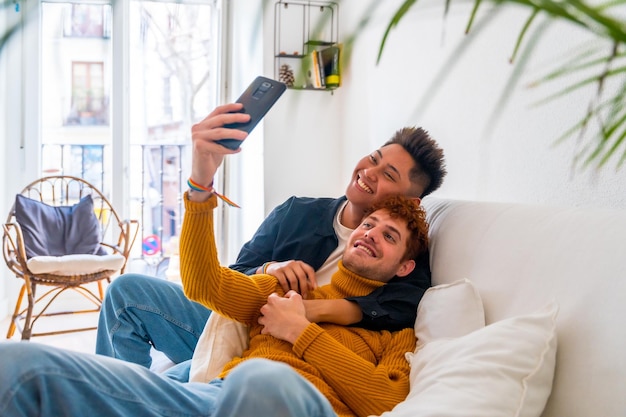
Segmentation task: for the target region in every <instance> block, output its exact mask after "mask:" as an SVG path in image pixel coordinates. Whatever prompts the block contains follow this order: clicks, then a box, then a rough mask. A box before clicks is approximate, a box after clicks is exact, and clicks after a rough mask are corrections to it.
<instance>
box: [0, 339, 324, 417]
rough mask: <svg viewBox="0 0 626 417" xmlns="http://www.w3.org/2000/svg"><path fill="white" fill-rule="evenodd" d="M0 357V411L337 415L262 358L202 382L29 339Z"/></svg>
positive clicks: (2, 347) (114, 416) (117, 416)
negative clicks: (182, 380)
mask: <svg viewBox="0 0 626 417" xmlns="http://www.w3.org/2000/svg"><path fill="white" fill-rule="evenodd" d="M0 358H1V359H0V415H1V416H2V417H27V416H32V417H35V416H38V417H60V416H63V417H73V416H74V417H85V416H90V417H98V416H106V417H129V416H187V417H192V416H204V417H210V416H216V417H217V416H219V417H230V416H233V417H235V416H237V417H243V416H254V417H265V416H267V417H282V416H285V417H286V416H298V417H306V416H312V417H326V416H328V417H330V416H336V414H335V412H334V411H333V409H332V407H331V405H330V403H329V402H328V400H327V399H326V398H325V397H324V396H323V395H322V394H321V393H320V391H319V390H317V389H316V388H315V387H314V386H313V384H311V383H310V382H309V381H307V380H306V379H304V378H303V377H302V376H300V375H299V374H298V373H297V372H296V371H294V370H293V369H292V368H291V367H290V366H288V365H286V364H283V363H280V362H274V361H270V360H267V359H250V360H248V361H245V362H243V363H242V364H240V365H238V366H237V367H236V368H234V369H233V371H232V372H231V373H230V374H229V376H228V377H227V378H226V379H224V380H219V379H218V380H214V381H212V382H211V383H209V384H205V383H199V382H187V383H181V382H178V381H174V380H172V379H170V378H167V377H165V376H163V375H159V374H156V373H154V372H151V371H150V370H148V369H146V368H144V367H142V366H138V365H136V364H131V363H127V362H123V361H120V360H117V359H113V358H108V357H105V356H101V355H93V354H85V353H79V352H70V351H66V350H62V349H58V348H54V347H50V346H45V345H41V344H38V343H35V342H13V341H8V342H0Z"/></svg>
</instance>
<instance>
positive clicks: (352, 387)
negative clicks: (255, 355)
mask: <svg viewBox="0 0 626 417" xmlns="http://www.w3.org/2000/svg"><path fill="white" fill-rule="evenodd" d="M378 343H379V346H382V355H381V357H380V358H379V360H378V362H377V364H373V363H371V362H369V361H367V360H365V359H363V358H361V357H360V356H359V355H357V354H356V353H354V352H353V351H352V350H350V349H349V348H347V347H346V346H344V345H342V344H341V343H339V342H338V341H337V340H336V339H335V338H333V337H332V336H331V335H329V334H328V333H327V332H326V331H324V329H322V328H321V327H320V326H318V325H317V324H315V323H312V324H310V325H309V326H308V327H307V328H306V330H305V331H304V333H303V334H302V335H300V337H299V338H298V339H297V340H296V343H295V344H294V346H293V350H294V352H295V353H296V354H297V355H299V356H301V357H302V358H303V359H304V360H305V361H306V362H307V363H308V364H310V365H312V366H314V367H315V368H316V369H317V370H318V371H319V372H320V373H321V377H322V379H324V381H326V382H327V383H328V384H329V385H330V386H331V387H332V388H333V390H335V391H336V392H337V393H338V394H339V396H340V397H341V399H342V400H343V401H344V402H345V404H346V405H347V406H348V407H350V409H352V410H353V411H354V412H355V413H356V414H357V415H358V416H369V415H379V414H382V413H383V412H385V411H389V410H391V409H392V408H393V407H395V406H396V405H397V404H398V403H400V402H401V401H404V399H405V398H406V396H407V395H408V394H409V388H410V385H409V375H410V367H409V363H408V361H407V359H406V352H412V351H413V350H414V349H415V334H414V330H413V329H412V328H410V329H404V330H401V331H398V332H381V333H380V335H379V339H378ZM346 375H350V377H349V378H346Z"/></svg>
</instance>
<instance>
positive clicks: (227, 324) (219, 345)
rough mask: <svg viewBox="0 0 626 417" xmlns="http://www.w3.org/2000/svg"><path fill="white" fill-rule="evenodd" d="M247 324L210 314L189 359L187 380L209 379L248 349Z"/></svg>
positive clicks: (205, 380) (207, 380)
mask: <svg viewBox="0 0 626 417" xmlns="http://www.w3.org/2000/svg"><path fill="white" fill-rule="evenodd" d="M248 344H249V340H248V326H246V325H243V324H241V323H239V322H236V321H235V320H231V319H229V318H226V317H224V316H221V315H219V314H217V313H215V312H213V313H211V315H210V316H209V320H208V321H207V323H206V325H205V326H204V330H203V331H202V334H201V335H200V340H198V344H197V345H196V349H195V350H194V352H193V357H192V359H191V370H190V371H189V381H190V382H209V381H210V380H212V379H213V378H215V377H216V376H217V375H218V374H219V373H220V372H221V371H222V368H224V365H226V363H228V362H229V361H230V360H231V359H232V358H234V357H236V356H241V354H242V353H243V351H244V350H245V349H247V348H248Z"/></svg>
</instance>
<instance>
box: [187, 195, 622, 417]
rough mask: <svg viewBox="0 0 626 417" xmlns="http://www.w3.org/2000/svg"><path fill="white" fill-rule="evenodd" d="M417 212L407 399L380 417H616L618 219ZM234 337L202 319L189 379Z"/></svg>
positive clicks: (469, 206)
mask: <svg viewBox="0 0 626 417" xmlns="http://www.w3.org/2000/svg"><path fill="white" fill-rule="evenodd" d="M423 205H424V207H425V208H426V211H427V214H428V221H429V224H430V256H431V269H432V274H433V288H431V289H429V290H428V291H427V293H426V295H425V296H424V299H422V302H421V303H420V306H419V307H418V319H417V322H416V333H417V336H418V343H417V347H416V350H415V352H408V353H407V359H408V360H410V361H411V367H412V369H411V392H410V394H409V396H408V397H407V400H406V401H404V402H403V403H401V404H399V405H398V406H397V407H396V408H394V409H393V410H392V411H390V412H385V413H383V414H382V417H478V416H480V417H491V416H494V417H495V416H498V417H512V416H516V417H539V416H542V417H624V416H626V326H625V325H624V324H623V323H624V318H625V317H623V316H625V315H626V212H624V211H617V210H590V209H576V208H557V207H547V206H533V205H521V204H504V203H489V202H471V201H459V200H446V199H438V198H433V197H427V198H425V199H424V202H423ZM538 312H539V313H538ZM225 334H230V336H229V337H224V335H225ZM246 339H247V335H246V331H245V329H244V328H243V327H241V326H239V325H237V324H236V323H234V322H231V321H229V320H225V319H221V320H220V319H218V318H217V315H212V316H211V319H210V320H209V322H208V323H207V327H206V328H205V332H204V333H203V335H202V338H201V340H200V343H199V344H198V347H197V348H196V352H195V355H194V359H193V361H192V374H191V379H192V380H194V381H207V380H210V379H211V378H213V377H214V376H215V375H216V374H217V373H218V372H219V369H221V366H222V364H223V363H224V362H225V361H227V360H228V359H229V358H231V357H232V356H234V355H238V354H241V344H242V343H243V342H244V341H245V340H246ZM209 358H211V360H209Z"/></svg>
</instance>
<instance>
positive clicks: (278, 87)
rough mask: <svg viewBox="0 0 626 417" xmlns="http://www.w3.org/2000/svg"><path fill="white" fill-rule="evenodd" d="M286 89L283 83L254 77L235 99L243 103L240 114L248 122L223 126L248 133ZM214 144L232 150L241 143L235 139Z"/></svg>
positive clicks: (221, 140)
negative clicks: (246, 117)
mask: <svg viewBox="0 0 626 417" xmlns="http://www.w3.org/2000/svg"><path fill="white" fill-rule="evenodd" d="M286 89H287V86H286V85H285V84H284V83H281V82H279V81H275V80H272V79H270V78H266V77H260V76H259V77H256V78H255V79H254V81H252V83H251V84H250V85H249V86H248V88H246V91H244V92H243V94H242V95H241V96H240V97H239V98H238V99H237V103H243V109H241V110H240V112H242V113H247V114H249V115H250V121H248V122H247V123H231V124H227V125H224V127H227V128H230V129H240V130H243V131H246V132H248V133H250V132H251V131H252V129H254V127H255V126H256V125H257V124H258V123H259V122H260V121H261V119H262V118H263V116H265V114H266V113H267V112H268V110H269V109H270V108H272V106H273V105H274V103H276V100H278V98H279V97H280V96H281V95H282V94H283V93H284V92H285V90H286ZM216 142H217V143H219V144H220V145H222V146H225V147H227V148H228V149H233V150H235V149H237V148H239V145H241V141H240V140H237V139H220V140H217V141H216Z"/></svg>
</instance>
